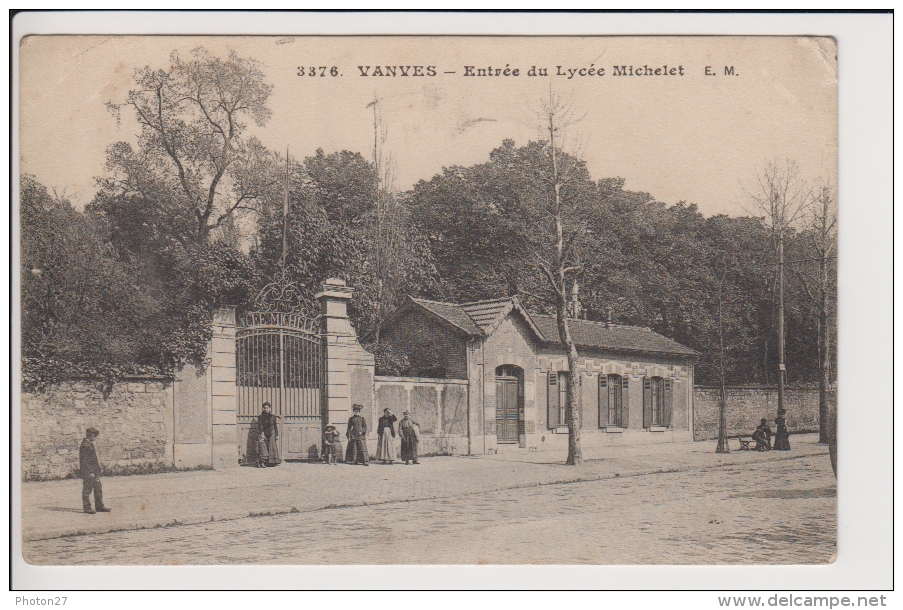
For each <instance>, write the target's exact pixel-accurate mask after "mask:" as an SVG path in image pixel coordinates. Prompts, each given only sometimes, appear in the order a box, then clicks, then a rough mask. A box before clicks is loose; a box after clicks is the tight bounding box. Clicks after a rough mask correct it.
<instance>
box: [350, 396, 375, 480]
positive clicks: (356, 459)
mask: <svg viewBox="0 0 903 610" xmlns="http://www.w3.org/2000/svg"><path fill="white" fill-rule="evenodd" d="M351 409H352V410H353V411H354V415H352V416H351V418H350V419H349V420H348V431H347V432H345V436H346V437H348V452H347V453H346V454H345V462H346V463H347V464H363V465H364V466H369V465H370V464H369V463H368V462H369V461H370V456H369V455H368V452H367V420H365V419H364V418H363V417H362V416H361V411H363V410H364V407H362V406H361V405H354V406H353V407H351Z"/></svg>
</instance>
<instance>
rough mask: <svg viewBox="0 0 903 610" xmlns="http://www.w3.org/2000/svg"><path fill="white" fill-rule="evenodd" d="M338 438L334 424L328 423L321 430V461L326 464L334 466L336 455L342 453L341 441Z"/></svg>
mask: <svg viewBox="0 0 903 610" xmlns="http://www.w3.org/2000/svg"><path fill="white" fill-rule="evenodd" d="M339 438H340V437H339V431H338V430H336V427H335V426H333V425H329V426H326V428H325V429H324V430H323V461H324V462H326V463H327V464H332V465H333V466H336V465H337V464H336V456H340V455H342V441H340V440H339Z"/></svg>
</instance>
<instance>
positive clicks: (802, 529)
mask: <svg viewBox="0 0 903 610" xmlns="http://www.w3.org/2000/svg"><path fill="white" fill-rule="evenodd" d="M699 445H700V444H697V446H699ZM700 449H701V447H700ZM707 449H708V448H707ZM733 455H734V456H735V457H734V459H740V460H743V459H747V458H746V457H745V456H744V455H743V454H741V455H740V456H737V454H733ZM746 455H749V454H746ZM760 455H761V454H760ZM771 455H773V456H774V455H776V454H774V453H773V454H771ZM785 455H787V454H785ZM754 457H756V456H751V455H750V456H749V459H750V460H752V458H754ZM788 457H789V456H788ZM484 463H485V462H484ZM495 466H501V464H498V463H495ZM597 467H598V465H597V466H595V467H594V466H593V465H592V464H588V465H586V466H584V467H583V468H585V469H586V470H588V471H592V470H593V468H597ZM343 468H347V470H348V471H349V472H351V471H354V472H355V474H357V473H358V472H368V473H370V474H371V476H376V475H377V473H378V476H379V477H380V478H385V479H386V480H387V482H389V483H390V484H391V487H392V488H393V489H394V490H396V491H397V490H399V489H403V488H404V487H405V486H406V485H418V484H419V485H423V483H422V482H420V483H418V482H417V479H416V477H417V476H420V475H419V474H418V472H419V471H417V470H416V469H415V468H414V467H411V468H404V467H398V466H396V467H395V468H394V469H392V470H391V479H390V477H389V474H388V473H389V470H388V469H386V468H382V469H381V468H380V467H379V466H376V465H374V466H373V467H371V468H370V469H369V470H367V469H352V467H343ZM336 470H338V468H337V469H336ZM384 472H385V473H386V474H383V473H384ZM337 484H340V483H337ZM436 489H438V488H436ZM436 489H434V490H433V491H436ZM421 491H426V492H429V490H427V489H421ZM439 491H441V490H439ZM431 495H441V494H435V493H431ZM836 533H837V509H836V486H835V479H834V477H833V474H832V472H831V467H830V464H829V462H828V460H827V458H826V456H825V455H823V454H822V453H821V452H819V453H813V454H810V455H802V456H800V455H796V456H794V457H793V458H792V459H786V458H784V459H777V458H775V459H770V460H759V461H749V462H747V463H726V464H725V465H723V466H721V467H705V468H690V469H686V470H682V471H679V472H670V471H669V472H647V473H643V474H633V475H631V474H627V475H621V476H617V477H613V478H599V479H596V480H591V479H590V480H584V481H575V482H569V483H555V482H542V483H539V484H537V485H535V486H529V487H522V488H517V489H503V490H499V491H480V490H476V491H472V492H468V493H460V494H455V495H453V496H451V497H445V498H436V499H421V500H408V501H405V500H391V501H388V502H386V503H384V504H377V505H372V504H371V505H365V506H349V507H334V508H319V509H313V510H310V511H303V510H302V511H300V512H297V513H290V514H281V515H272V516H260V517H256V518H243V519H234V520H227V521H215V522H210V523H197V524H194V525H183V526H174V527H162V528H157V529H142V530H135V531H123V532H112V533H105V534H89V535H82V536H69V537H64V538H53V539H44V540H31V541H26V542H24V543H23V553H24V556H25V558H26V560H27V561H29V562H30V563H34V564H57V565H59V564H64V565H66V564H68V565H74V564H107V565H116V564H118V565H123V564H132V565H134V564H157V565H172V564H238V563H268V564H362V563H363V564H366V563H381V564H405V563H413V564H442V563H461V564H477V563H489V564H501V563H535V564H556V563H587V564H657V563H659V564H660V563H665V564H736V563H758V564H806V563H808V564H813V563H815V564H817V563H828V562H831V561H832V558H833V557H834V554H835V540H836Z"/></svg>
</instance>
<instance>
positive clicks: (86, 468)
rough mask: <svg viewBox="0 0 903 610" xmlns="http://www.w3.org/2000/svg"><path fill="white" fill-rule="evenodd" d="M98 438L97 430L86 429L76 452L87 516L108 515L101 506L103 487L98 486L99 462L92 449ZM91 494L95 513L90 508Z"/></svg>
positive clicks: (94, 450) (95, 451) (83, 502)
mask: <svg viewBox="0 0 903 610" xmlns="http://www.w3.org/2000/svg"><path fill="white" fill-rule="evenodd" d="M98 436H100V432H98V430H97V428H88V429H87V430H86V431H85V439H84V440H83V441H82V444H81V447H79V450H78V462H79V473H80V474H81V477H82V506H83V507H84V509H85V512H86V513H88V514H89V515H93V514H95V513H108V512H110V509H109V508H107V507H106V506H104V505H103V486H102V485H101V484H100V460H98V459H97V450H96V449H95V448H94V439H96V438H97V437H98ZM91 492H94V504H95V505H96V506H97V510H96V511H95V510H94V509H93V508H91Z"/></svg>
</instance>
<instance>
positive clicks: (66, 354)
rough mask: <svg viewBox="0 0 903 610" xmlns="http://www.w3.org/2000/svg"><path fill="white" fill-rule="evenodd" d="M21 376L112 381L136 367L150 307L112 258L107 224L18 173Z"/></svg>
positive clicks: (130, 273)
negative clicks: (19, 176) (94, 378)
mask: <svg viewBox="0 0 903 610" xmlns="http://www.w3.org/2000/svg"><path fill="white" fill-rule="evenodd" d="M20 184H21V199H20V208H19V210H20V227H21V265H20V270H19V271H20V277H21V286H22V295H21V301H20V303H21V312H22V316H21V319H22V358H23V382H24V385H25V387H27V388H31V389H34V388H41V387H43V386H44V385H46V384H47V383H51V382H53V381H56V380H58V379H61V378H65V377H68V376H71V375H87V376H91V377H98V378H102V379H112V378H115V377H116V376H117V375H121V374H123V373H125V372H130V371H132V372H134V371H136V370H138V368H139V365H140V364H141V363H142V362H141V357H140V354H141V352H142V351H143V350H146V349H147V348H148V347H149V345H151V344H152V343H153V337H152V336H150V335H149V334H148V333H147V332H146V331H145V329H144V324H143V322H144V320H145V319H147V318H148V317H153V316H154V315H155V314H156V313H157V309H156V306H155V304H154V303H153V302H152V301H151V300H149V299H147V298H145V296H144V295H143V294H142V293H141V291H140V288H139V287H138V281H137V277H138V273H137V269H136V268H135V266H134V265H133V264H130V263H129V261H127V260H122V259H120V258H119V257H118V256H117V255H116V252H115V250H114V248H113V247H112V244H111V242H110V231H109V226H108V225H107V223H106V222H105V220H104V219H103V218H102V217H100V216H98V215H95V214H90V213H89V214H83V213H81V212H79V211H78V210H76V209H75V208H74V207H73V206H72V204H71V203H70V202H69V201H68V200H67V199H66V198H65V197H60V196H56V195H51V194H50V193H49V192H48V191H47V189H46V188H45V187H44V186H43V185H41V184H40V183H38V182H37V181H36V180H35V178H34V176H31V175H27V174H26V175H23V176H22V177H21V182H20Z"/></svg>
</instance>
